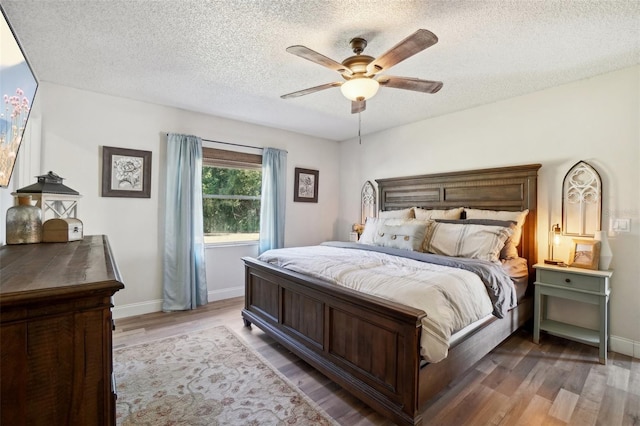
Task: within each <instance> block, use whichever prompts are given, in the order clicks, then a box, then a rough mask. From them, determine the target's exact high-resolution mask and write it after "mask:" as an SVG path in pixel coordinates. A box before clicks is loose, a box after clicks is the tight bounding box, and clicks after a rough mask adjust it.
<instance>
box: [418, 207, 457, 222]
mask: <svg viewBox="0 0 640 426" xmlns="http://www.w3.org/2000/svg"><path fill="white" fill-rule="evenodd" d="M462 210H463V208H462V207H458V208H455V209H448V210H436V209H431V210H427V209H421V208H420V207H414V208H413V212H414V214H415V216H416V219H419V220H432V219H460V213H462Z"/></svg>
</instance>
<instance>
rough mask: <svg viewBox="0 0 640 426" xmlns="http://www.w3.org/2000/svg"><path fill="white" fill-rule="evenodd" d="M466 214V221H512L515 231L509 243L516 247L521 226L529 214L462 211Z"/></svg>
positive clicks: (518, 243) (504, 211) (518, 242)
mask: <svg viewBox="0 0 640 426" xmlns="http://www.w3.org/2000/svg"><path fill="white" fill-rule="evenodd" d="M464 211H465V212H466V213H467V219H494V220H512V221H514V222H516V229H515V230H514V231H513V235H512V236H511V241H513V243H514V244H515V245H516V247H517V246H519V245H520V238H521V237H522V225H524V221H525V219H526V218H527V215H528V214H529V210H523V211H521V212H512V211H508V210H480V209H464Z"/></svg>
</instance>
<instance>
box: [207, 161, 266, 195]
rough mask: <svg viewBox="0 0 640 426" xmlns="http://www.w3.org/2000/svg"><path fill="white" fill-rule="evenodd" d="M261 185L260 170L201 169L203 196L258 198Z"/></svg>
mask: <svg viewBox="0 0 640 426" xmlns="http://www.w3.org/2000/svg"><path fill="white" fill-rule="evenodd" d="M261 184H262V171H261V170H248V169H232V168H223V167H207V166H205V167H203V168H202V192H203V194H216V195H253V196H259V195H260V187H261Z"/></svg>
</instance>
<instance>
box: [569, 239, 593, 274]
mask: <svg viewBox="0 0 640 426" xmlns="http://www.w3.org/2000/svg"><path fill="white" fill-rule="evenodd" d="M599 259H600V241H595V240H579V239H574V240H573V244H572V246H571V254H570V255H569V266H573V267H574V268H585V269H598V260H599Z"/></svg>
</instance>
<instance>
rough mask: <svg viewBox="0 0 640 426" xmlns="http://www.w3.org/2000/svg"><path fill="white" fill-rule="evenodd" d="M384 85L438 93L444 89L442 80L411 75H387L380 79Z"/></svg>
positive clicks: (379, 81)
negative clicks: (421, 78) (424, 78)
mask: <svg viewBox="0 0 640 426" xmlns="http://www.w3.org/2000/svg"><path fill="white" fill-rule="evenodd" d="M378 83H380V85H381V86H383V87H393V88H394V89H404V90H413V91H415V92H423V93H436V92H437V91H438V90H440V89H442V82H441V81H430V80H420V79H419V78H411V77H396V76H393V75H385V76H382V77H380V78H379V79H378Z"/></svg>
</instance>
